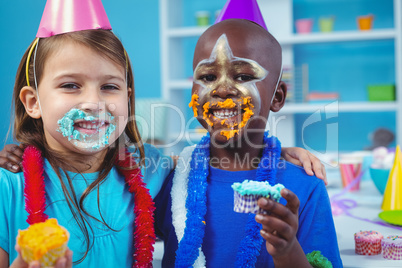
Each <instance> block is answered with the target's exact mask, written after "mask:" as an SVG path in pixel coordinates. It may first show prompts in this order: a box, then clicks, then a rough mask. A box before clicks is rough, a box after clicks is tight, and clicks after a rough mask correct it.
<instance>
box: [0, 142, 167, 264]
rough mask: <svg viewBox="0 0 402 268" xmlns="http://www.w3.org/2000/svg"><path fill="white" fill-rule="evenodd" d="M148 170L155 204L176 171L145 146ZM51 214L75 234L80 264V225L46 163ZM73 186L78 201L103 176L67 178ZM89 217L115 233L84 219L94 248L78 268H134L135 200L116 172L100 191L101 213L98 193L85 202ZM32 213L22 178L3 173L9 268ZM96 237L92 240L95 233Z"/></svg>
mask: <svg viewBox="0 0 402 268" xmlns="http://www.w3.org/2000/svg"><path fill="white" fill-rule="evenodd" d="M144 147H145V157H146V159H145V167H144V168H143V169H142V174H143V179H144V182H145V183H146V184H147V188H148V189H149V191H150V194H151V196H152V198H154V197H155V196H156V195H157V194H158V192H159V190H160V188H161V185H162V183H163V181H164V179H165V178H166V177H167V175H168V174H169V172H170V171H171V169H172V168H173V163H172V160H171V158H170V157H167V156H163V155H162V154H161V153H160V152H159V150H157V149H156V148H155V147H153V146H152V145H149V144H145V145H144ZM44 170H45V189H46V205H47V207H46V211H45V213H46V214H47V215H48V216H49V218H56V219H57V220H58V222H59V224H60V225H62V226H64V227H65V228H67V230H68V231H69V233H70V240H69V242H68V247H69V248H70V249H71V250H72V251H73V261H77V260H79V259H80V258H81V257H82V256H83V255H84V253H85V250H86V247H85V239H84V235H83V232H82V231H81V229H80V227H79V225H78V224H77V222H76V221H75V219H74V217H73V215H72V213H71V211H70V209H69V207H68V205H67V202H66V200H65V197H64V194H63V191H62V189H61V184H60V182H59V178H58V177H57V175H56V173H55V172H54V170H53V169H52V167H51V166H50V164H49V162H48V161H47V160H45V164H44ZM68 174H69V176H70V177H71V178H73V179H72V181H73V184H74V189H75V191H76V195H77V196H78V197H79V196H81V194H82V193H83V192H84V190H85V189H86V188H87V187H88V185H89V184H90V183H91V182H93V181H94V180H95V179H96V178H97V176H98V173H97V172H96V173H83V174H77V173H72V172H68ZM84 207H85V208H86V210H87V212H88V213H89V214H90V215H92V216H95V217H96V218H97V219H101V216H102V217H103V218H104V219H105V222H106V223H107V224H108V225H109V226H110V227H111V228H112V229H113V230H114V231H113V230H111V229H109V228H107V227H106V226H105V225H104V224H102V223H99V222H98V221H96V220H95V219H92V218H90V217H85V219H86V220H87V224H86V226H87V227H88V226H89V225H90V226H91V228H88V230H89V234H90V243H92V242H93V245H92V248H91V249H90V250H89V252H88V255H87V257H86V258H85V259H84V260H83V261H82V262H81V263H79V264H77V265H75V267H131V266H132V262H133V257H132V254H133V251H134V247H133V231H134V228H135V227H134V218H135V216H134V212H133V211H134V197H133V194H131V193H130V192H129V191H128V186H127V185H126V183H125V178H124V176H122V175H120V174H119V173H118V171H117V169H116V168H115V167H113V168H112V170H111V171H110V173H109V174H108V176H107V179H106V181H105V182H104V183H102V184H101V185H100V186H99V208H98V202H97V190H94V191H92V192H91V193H90V194H89V195H88V197H87V198H86V199H85V202H84ZM27 216H28V214H27V212H26V211H25V200H24V176H23V173H22V172H20V173H16V174H14V173H11V172H9V171H7V170H5V169H1V168H0V247H1V248H2V249H4V250H5V251H6V252H8V254H9V261H10V264H11V263H12V262H13V261H14V259H15V258H16V257H17V252H16V251H15V249H14V246H15V244H16V237H17V235H18V230H23V229H26V228H28V226H29V225H28V223H27V222H26V219H27ZM90 229H92V231H93V235H91V231H90Z"/></svg>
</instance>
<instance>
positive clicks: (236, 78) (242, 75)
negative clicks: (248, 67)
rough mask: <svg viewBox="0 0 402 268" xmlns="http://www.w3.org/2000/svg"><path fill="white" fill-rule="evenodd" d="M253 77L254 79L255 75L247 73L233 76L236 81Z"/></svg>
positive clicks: (248, 79) (246, 80)
mask: <svg viewBox="0 0 402 268" xmlns="http://www.w3.org/2000/svg"><path fill="white" fill-rule="evenodd" d="M254 79H255V77H254V76H252V75H249V74H240V75H237V76H236V77H235V80H236V81H241V82H248V81H251V80H254Z"/></svg>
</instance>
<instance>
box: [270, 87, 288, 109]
mask: <svg viewBox="0 0 402 268" xmlns="http://www.w3.org/2000/svg"><path fill="white" fill-rule="evenodd" d="M287 89H288V88H287V86H286V83H285V82H283V81H280V82H279V84H278V88H277V90H276V92H275V96H274V99H273V100H272V104H271V111H273V112H278V111H279V110H280V109H282V107H283V105H285V99H286V93H287Z"/></svg>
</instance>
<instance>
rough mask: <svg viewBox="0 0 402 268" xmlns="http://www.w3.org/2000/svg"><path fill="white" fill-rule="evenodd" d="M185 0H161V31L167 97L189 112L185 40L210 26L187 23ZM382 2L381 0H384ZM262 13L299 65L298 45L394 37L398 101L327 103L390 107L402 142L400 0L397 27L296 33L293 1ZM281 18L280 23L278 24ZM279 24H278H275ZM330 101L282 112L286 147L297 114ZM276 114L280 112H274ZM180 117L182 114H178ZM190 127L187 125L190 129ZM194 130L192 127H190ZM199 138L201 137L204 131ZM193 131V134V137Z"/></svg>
mask: <svg viewBox="0 0 402 268" xmlns="http://www.w3.org/2000/svg"><path fill="white" fill-rule="evenodd" d="M182 1H184V0H169V1H168V0H160V1H159V4H160V31H161V66H162V67H161V68H162V70H161V73H162V96H163V98H165V99H167V100H169V101H170V102H171V103H172V104H174V105H176V106H177V107H178V108H179V109H182V110H183V111H185V110H187V109H188V106H187V104H188V102H189V99H185V98H184V95H185V92H188V91H189V90H191V87H192V81H191V80H189V79H187V78H185V77H184V73H185V72H184V68H185V67H184V66H185V64H184V62H185V60H188V59H184V55H183V54H184V53H183V51H182V50H183V44H182V41H183V40H184V39H186V38H194V37H198V36H200V35H201V34H202V33H203V32H204V31H205V30H206V29H207V27H182V21H181V19H182V16H183V14H182V4H183V3H182ZM378 1H380V0H378ZM258 2H259V5H260V8H261V12H262V13H263V16H264V18H265V22H266V24H267V26H268V29H269V30H270V32H271V33H272V34H273V35H274V36H275V37H276V38H277V39H278V41H279V42H280V43H281V45H282V49H283V62H284V66H285V65H292V64H293V45H298V44H314V43H334V42H356V41H372V40H394V47H395V80H396V81H395V84H396V90H397V92H396V96H397V98H396V101H394V102H339V104H336V105H331V106H330V107H327V109H329V110H327V111H330V112H331V111H333V112H340V113H342V112H384V111H393V112H395V113H396V139H397V141H396V142H397V144H402V3H401V0H394V26H395V27H394V28H392V29H375V30H370V31H357V30H356V31H334V32H331V33H310V34H294V33H293V24H294V22H293V3H292V0H259V1H258ZM278 22H280V24H278ZM275 23H277V24H275ZM324 108H325V107H324V105H320V104H309V103H300V104H299V103H287V104H286V105H285V107H284V108H283V109H282V110H281V111H280V112H279V113H277V114H276V115H277V116H278V115H286V120H285V122H282V128H281V129H280V130H278V132H277V133H276V135H278V136H280V137H281V140H282V143H283V144H284V145H285V146H293V145H294V143H295V136H294V133H295V132H294V121H293V115H294V114H299V113H304V114H305V113H314V112H315V111H317V110H320V109H324ZM274 116H275V115H274ZM176 117H177V116H176ZM170 122H171V124H170V127H171V128H170V129H169V130H168V131H169V133H176V134H172V137H171V138H172V139H173V138H175V137H178V136H177V133H178V132H179V130H181V129H182V127H183V126H182V123H180V122H179V121H178V120H177V119H175V116H174V115H172V117H171V121H170ZM184 129H185V128H184ZM190 132H191V131H190ZM191 135H193V136H192V137H193V139H194V140H196V139H197V138H199V136H200V135H199V134H197V135H194V133H191ZM191 135H190V136H191Z"/></svg>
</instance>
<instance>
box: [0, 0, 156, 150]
mask: <svg viewBox="0 0 402 268" xmlns="http://www.w3.org/2000/svg"><path fill="white" fill-rule="evenodd" d="M102 2H103V5H104V7H105V9H106V13H107V14H108V17H109V20H110V23H111V25H112V28H113V31H114V33H115V34H116V35H117V36H118V37H119V38H120V39H121V40H122V42H123V44H124V46H125V47H126V50H127V52H128V54H129V56H130V58H131V61H132V63H133V66H134V73H135V88H136V97H150V98H151V97H160V96H161V91H160V67H159V66H160V64H159V58H160V53H159V6H158V5H159V1H158V0H147V1H138V0H135V1H134V0H131V1H124V0H103V1H102ZM45 4H46V1H45V0H34V1H32V0H16V1H2V3H1V8H0V23H1V26H2V35H3V36H2V37H3V39H2V42H0V48H1V49H0V53H1V63H2V64H1V67H0V81H2V88H1V93H2V98H0V115H1V116H2V119H1V123H0V148H1V147H2V145H3V142H4V139H5V137H6V134H7V130H8V128H9V125H10V119H9V118H10V108H11V97H12V90H13V86H14V78H15V73H16V70H17V67H18V64H19V62H20V59H21V57H22V55H23V54H24V52H25V50H26V49H27V47H28V45H29V44H30V43H31V42H32V40H33V39H34V38H35V35H36V32H37V30H38V26H39V22H40V19H41V17H42V12H43V9H44V7H45ZM10 141H11V139H9V140H8V142H10Z"/></svg>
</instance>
